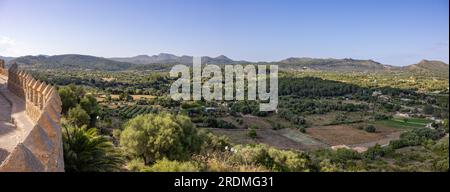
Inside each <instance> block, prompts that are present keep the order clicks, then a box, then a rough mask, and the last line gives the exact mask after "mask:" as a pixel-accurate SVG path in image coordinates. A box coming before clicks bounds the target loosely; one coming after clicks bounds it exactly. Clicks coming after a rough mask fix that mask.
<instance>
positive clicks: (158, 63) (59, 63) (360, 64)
mask: <svg viewBox="0 0 450 192" xmlns="http://www.w3.org/2000/svg"><path fill="white" fill-rule="evenodd" d="M0 59H4V60H6V62H7V63H8V64H10V63H12V62H17V63H18V64H19V65H20V66H21V67H23V68H27V67H29V68H40V69H69V70H106V71H121V70H170V67H172V66H173V65H175V64H185V65H190V64H192V56H186V55H183V56H176V55H173V54H167V53H161V54H159V55H153V56H148V55H138V56H135V57H122V58H103V57H95V56H89V55H77V54H67V55H54V56H46V55H38V56H23V57H17V58H12V57H1V56H0ZM202 63H203V64H206V63H208V64H249V63H252V62H248V61H235V60H232V59H230V58H228V57H226V56H224V55H221V56H218V57H207V56H205V57H202ZM255 64H277V65H278V66H279V67H280V69H281V70H321V71H341V72H355V71H358V72H375V71H410V72H415V73H422V74H433V75H437V76H444V77H448V76H449V65H448V64H446V63H444V62H441V61H431V60H422V61H420V62H419V63H417V64H412V65H408V66H404V67H397V66H391V65H384V64H381V63H379V62H376V61H373V60H358V59H351V58H344V59H333V58H329V59H321V58H307V57H291V58H287V59H284V60H281V61H277V62H258V63H255Z"/></svg>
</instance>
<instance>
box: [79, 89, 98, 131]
mask: <svg viewBox="0 0 450 192" xmlns="http://www.w3.org/2000/svg"><path fill="white" fill-rule="evenodd" d="M80 106H81V107H82V108H83V109H84V110H85V111H86V113H87V114H88V115H89V117H90V125H93V126H94V125H95V121H96V120H97V115H98V112H99V109H100V107H99V106H98V103H97V99H95V97H94V96H92V95H86V96H84V97H83V98H82V99H81V100H80Z"/></svg>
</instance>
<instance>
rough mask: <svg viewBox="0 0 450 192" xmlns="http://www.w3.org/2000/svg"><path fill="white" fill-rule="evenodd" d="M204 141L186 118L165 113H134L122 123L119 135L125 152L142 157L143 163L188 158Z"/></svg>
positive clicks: (197, 150)
mask: <svg viewBox="0 0 450 192" xmlns="http://www.w3.org/2000/svg"><path fill="white" fill-rule="evenodd" d="M203 142H204V140H203V139H202V138H201V136H200V134H199V133H198V131H197V129H196V128H195V126H194V124H193V123H192V122H191V121H190V120H189V117H186V116H182V115H171V114H168V113H160V114H147V115H140V116H137V117H135V118H133V119H131V120H130V121H128V122H127V123H126V124H125V129H124V130H123V131H122V133H121V134H120V145H121V146H122V148H123V149H124V151H125V152H126V153H127V154H128V155H130V156H132V157H135V158H142V159H144V162H145V164H149V163H153V162H155V161H157V160H160V159H163V158H167V159H168V160H187V159H188V158H189V157H190V156H191V154H193V153H198V152H199V151H200V149H201V146H202V145H203Z"/></svg>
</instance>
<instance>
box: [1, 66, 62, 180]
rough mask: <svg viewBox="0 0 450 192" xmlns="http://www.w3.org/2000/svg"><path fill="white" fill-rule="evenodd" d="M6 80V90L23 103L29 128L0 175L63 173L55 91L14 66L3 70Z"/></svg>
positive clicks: (58, 99)
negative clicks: (5, 70) (5, 71)
mask: <svg viewBox="0 0 450 192" xmlns="http://www.w3.org/2000/svg"><path fill="white" fill-rule="evenodd" d="M0 75H3V74H0ZM7 76H8V83H7V87H8V90H9V91H10V92H11V93H13V94H14V95H16V96H17V97H19V98H20V99H21V100H23V101H24V103H25V114H26V116H28V118H29V119H30V120H31V122H32V124H33V127H32V128H31V130H30V131H29V133H27V135H26V136H25V137H24V139H23V141H22V142H21V143H20V144H19V145H17V146H16V148H15V149H14V150H13V152H11V154H10V155H9V157H7V159H6V160H5V162H4V163H3V164H2V165H1V166H0V171H52V172H57V171H64V158H63V148H62V137H61V122H60V119H61V98H60V97H59V94H58V92H57V90H56V89H55V88H54V87H53V86H51V85H47V84H46V83H45V82H41V81H38V80H36V79H34V78H33V77H32V76H31V75H30V74H28V73H27V72H25V71H22V70H19V69H18V67H17V64H15V63H14V64H13V65H12V66H11V67H10V69H9V70H7ZM18 128H20V127H18Z"/></svg>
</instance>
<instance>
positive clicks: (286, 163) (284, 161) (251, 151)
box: [230, 145, 311, 172]
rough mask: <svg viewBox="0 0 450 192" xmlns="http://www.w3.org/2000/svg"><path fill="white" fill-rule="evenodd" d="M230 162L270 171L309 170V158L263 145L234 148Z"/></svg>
mask: <svg viewBox="0 0 450 192" xmlns="http://www.w3.org/2000/svg"><path fill="white" fill-rule="evenodd" d="M236 149H237V153H234V154H233V155H232V156H231V157H230V158H231V159H230V161H231V162H235V163H238V164H246V165H256V166H264V167H265V168H267V169H268V170H271V171H283V172H289V171H292V172H300V171H309V170H310V163H311V162H310V158H309V156H308V155H307V154H305V153H302V152H294V151H285V150H279V149H275V148H271V147H267V146H265V145H254V146H251V145H246V146H236Z"/></svg>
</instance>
